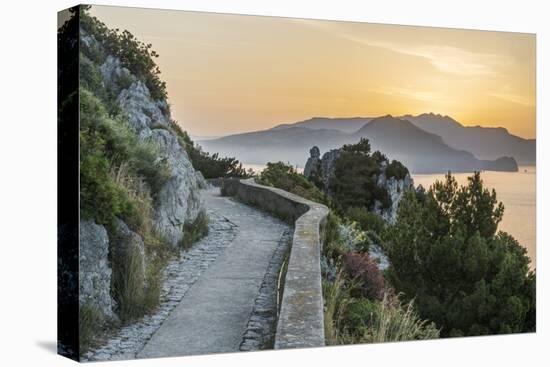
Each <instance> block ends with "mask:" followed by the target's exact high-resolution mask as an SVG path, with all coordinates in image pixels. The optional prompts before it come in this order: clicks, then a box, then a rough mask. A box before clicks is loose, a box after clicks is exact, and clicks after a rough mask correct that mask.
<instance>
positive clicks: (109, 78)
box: [79, 28, 206, 317]
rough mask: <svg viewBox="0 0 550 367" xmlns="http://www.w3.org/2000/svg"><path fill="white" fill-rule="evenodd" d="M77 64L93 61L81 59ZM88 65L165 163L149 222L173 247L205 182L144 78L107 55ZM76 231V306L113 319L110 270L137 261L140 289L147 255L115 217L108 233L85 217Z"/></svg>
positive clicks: (88, 38)
mask: <svg viewBox="0 0 550 367" xmlns="http://www.w3.org/2000/svg"><path fill="white" fill-rule="evenodd" d="M80 40H81V43H82V45H83V46H84V47H87V48H88V49H98V50H101V52H102V53H105V54H107V53H106V52H105V48H104V47H103V45H102V44H101V43H100V42H99V41H97V40H96V38H95V37H94V36H93V35H92V34H88V33H87V32H86V30H85V29H83V28H81V29H80ZM80 62H81V63H93V62H94V61H91V60H90V59H88V58H87V57H81V59H80ZM96 62H97V61H96ZM94 65H95V66H97V70H99V73H98V74H99V79H100V81H99V85H100V87H98V89H100V90H101V91H103V92H105V93H106V94H107V95H109V96H112V100H113V101H114V102H115V103H114V104H115V106H117V107H118V108H119V109H120V111H121V112H122V115H124V116H126V120H127V122H128V124H129V125H130V128H131V130H132V131H133V132H134V133H135V135H136V137H137V138H138V139H139V140H140V141H143V142H149V143H153V144H154V145H156V146H157V148H158V157H157V159H158V160H159V161H160V160H161V161H165V162H167V165H168V167H169V171H170V178H169V179H168V180H167V182H166V183H165V184H164V186H163V187H162V188H161V189H160V192H159V193H158V195H157V197H156V198H155V202H154V206H155V207H154V210H155V218H154V223H153V225H154V226H155V227H156V229H157V230H158V232H159V233H160V234H162V237H163V238H164V239H166V240H167V241H168V242H169V243H170V244H171V245H172V246H173V247H176V246H178V244H179V243H180V242H181V241H182V240H183V236H184V225H185V224H187V223H193V222H194V221H195V220H196V218H197V217H198V215H199V213H201V211H203V210H204V203H203V202H202V199H201V195H200V193H199V190H200V188H201V187H204V186H205V185H206V182H205V180H204V178H203V177H202V175H201V174H200V173H199V172H196V171H195V170H194V169H193V166H192V164H191V161H190V159H189V157H188V155H187V152H186V150H185V147H183V146H182V145H181V144H180V142H179V139H178V136H177V135H176V133H175V132H173V130H172V129H171V128H170V127H171V117H170V109H169V106H168V103H167V102H166V100H164V99H155V98H153V97H152V96H151V93H150V91H149V89H148V88H147V86H146V84H145V83H144V81H142V80H139V78H137V77H136V76H135V75H133V74H132V73H131V72H130V71H129V70H128V69H127V68H126V67H124V66H123V65H122V64H121V62H120V60H119V59H117V58H115V57H113V56H111V55H108V54H107V56H106V57H105V58H104V60H102V63H101V64H98V63H95V64H94ZM94 92H96V91H94ZM80 229H81V238H80V299H79V302H80V304H81V305H83V304H85V303H87V304H91V305H92V306H94V307H95V308H96V309H99V310H100V311H101V312H102V313H103V314H104V315H106V316H110V317H116V316H115V311H116V309H117V307H116V305H115V302H114V301H113V299H112V290H111V287H112V284H113V282H112V279H111V278H112V277H113V279H114V276H112V273H113V271H112V270H111V269H115V268H116V269H121V267H120V266H122V265H121V264H124V261H126V260H128V259H129V258H130V257H131V258H132V261H136V260H137V261H138V262H139V267H138V268H139V273H140V274H138V277H139V278H140V279H143V282H142V283H143V284H142V285H143V287H140V288H144V287H145V272H146V265H147V258H146V255H145V250H144V242H143V239H142V238H141V236H140V235H139V234H137V233H136V232H133V231H132V230H131V229H130V228H129V227H128V226H127V225H126V223H124V222H123V221H121V220H117V221H116V223H115V228H114V230H113V231H112V232H113V233H110V232H109V233H108V232H107V231H106V229H105V227H103V226H101V225H98V224H95V223H94V222H90V221H81V223H80ZM113 259H114V260H113ZM117 266H118V268H117ZM138 283H139V282H138Z"/></svg>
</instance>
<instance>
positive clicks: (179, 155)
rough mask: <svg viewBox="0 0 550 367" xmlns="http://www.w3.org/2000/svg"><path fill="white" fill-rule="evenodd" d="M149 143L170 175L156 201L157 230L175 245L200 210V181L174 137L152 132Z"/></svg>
mask: <svg viewBox="0 0 550 367" xmlns="http://www.w3.org/2000/svg"><path fill="white" fill-rule="evenodd" d="M151 140H152V141H154V142H155V143H156V144H157V145H158V146H159V147H160V148H161V151H162V152H163V156H164V157H163V158H165V159H166V160H167V162H168V164H169V166H170V168H171V172H172V177H171V178H170V179H169V180H168V182H167V183H166V184H165V185H164V187H163V188H162V189H161V191H160V194H159V197H158V207H157V221H156V222H157V227H158V228H159V229H160V230H161V231H162V233H163V234H164V235H165V236H166V238H167V239H168V240H169V241H170V242H171V243H172V244H178V243H180V241H182V239H183V235H184V234H183V225H184V224H185V223H192V222H194V221H195V219H196V218H197V216H198V215H199V213H200V212H201V210H202V209H203V202H202V199H201V195H200V193H199V190H200V181H199V180H198V179H197V175H196V172H195V170H194V169H193V166H192V165H191V162H190V161H189V158H188V157H187V153H186V152H185V150H184V149H183V148H182V147H181V145H180V144H179V142H178V139H177V137H176V136H174V134H172V133H170V132H169V131H167V130H164V129H155V130H153V131H152V133H151Z"/></svg>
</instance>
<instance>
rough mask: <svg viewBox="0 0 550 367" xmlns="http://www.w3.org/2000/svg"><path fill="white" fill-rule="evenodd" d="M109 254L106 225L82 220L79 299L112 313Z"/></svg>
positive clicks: (106, 313)
mask: <svg viewBox="0 0 550 367" xmlns="http://www.w3.org/2000/svg"><path fill="white" fill-rule="evenodd" d="M108 255H109V238H108V237H107V231H106V230H105V228H104V227H103V226H100V225H97V224H95V223H93V222H90V221H81V222H80V255H79V262H80V293H79V303H80V304H81V305H84V304H86V305H89V306H91V307H93V308H95V309H97V310H99V311H101V312H102V313H103V314H104V315H105V316H108V317H113V315H114V314H113V306H114V302H113V300H112V298H111V294H110V289H111V268H110V266H109V262H108V260H107V258H108Z"/></svg>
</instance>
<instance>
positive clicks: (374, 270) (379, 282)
mask: <svg viewBox="0 0 550 367" xmlns="http://www.w3.org/2000/svg"><path fill="white" fill-rule="evenodd" d="M343 262H344V269H345V271H346V273H347V274H348V275H349V277H350V278H354V279H356V280H357V281H358V282H359V287H358V289H357V291H358V292H359V293H360V295H361V296H363V297H367V298H369V299H371V300H382V298H383V297H384V292H385V291H386V284H385V282H384V276H383V275H382V272H381V271H380V270H379V269H378V266H377V265H376V262H375V261H374V260H373V259H371V258H370V257H369V255H368V254H366V253H359V252H351V251H350V252H347V253H346V254H344V258H343Z"/></svg>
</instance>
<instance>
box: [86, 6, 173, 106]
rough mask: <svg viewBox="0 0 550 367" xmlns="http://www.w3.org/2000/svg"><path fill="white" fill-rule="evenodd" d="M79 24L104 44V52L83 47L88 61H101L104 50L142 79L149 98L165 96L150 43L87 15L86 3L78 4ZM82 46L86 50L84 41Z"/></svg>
mask: <svg viewBox="0 0 550 367" xmlns="http://www.w3.org/2000/svg"><path fill="white" fill-rule="evenodd" d="M80 26H81V27H82V28H83V29H84V30H85V31H86V32H87V33H89V34H91V35H93V36H94V37H95V39H96V40H97V41H99V42H100V43H101V45H103V47H104V48H105V52H102V51H101V50H98V49H91V50H87V56H88V57H89V58H90V59H91V60H92V61H94V62H95V63H98V64H101V63H103V62H104V61H105V59H104V57H105V54H107V53H108V54H110V55H112V56H113V57H116V58H118V59H120V62H121V64H122V66H124V67H126V68H127V69H128V70H130V71H131V72H132V74H134V75H135V76H136V77H137V78H138V79H140V80H142V81H144V83H145V85H146V86H147V88H148V89H149V92H150V93H151V97H152V98H153V99H156V100H165V99H166V97H167V92H166V83H165V82H163V81H162V80H161V79H160V68H159V67H158V65H157V64H156V63H155V61H154V59H155V58H157V57H158V56H159V55H158V53H156V52H155V51H154V50H152V49H151V48H152V45H151V44H146V43H143V42H141V41H139V40H138V39H137V38H135V37H134V35H132V34H131V33H130V32H129V31H127V30H124V31H120V30H119V29H118V28H116V29H109V28H108V27H107V26H106V25H105V24H104V23H102V22H101V21H100V20H99V19H97V18H96V17H93V16H90V15H89V14H88V12H87V8H86V7H83V8H82V12H81V14H80ZM83 46H84V47H85V50H86V45H85V44H84V45H83Z"/></svg>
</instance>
